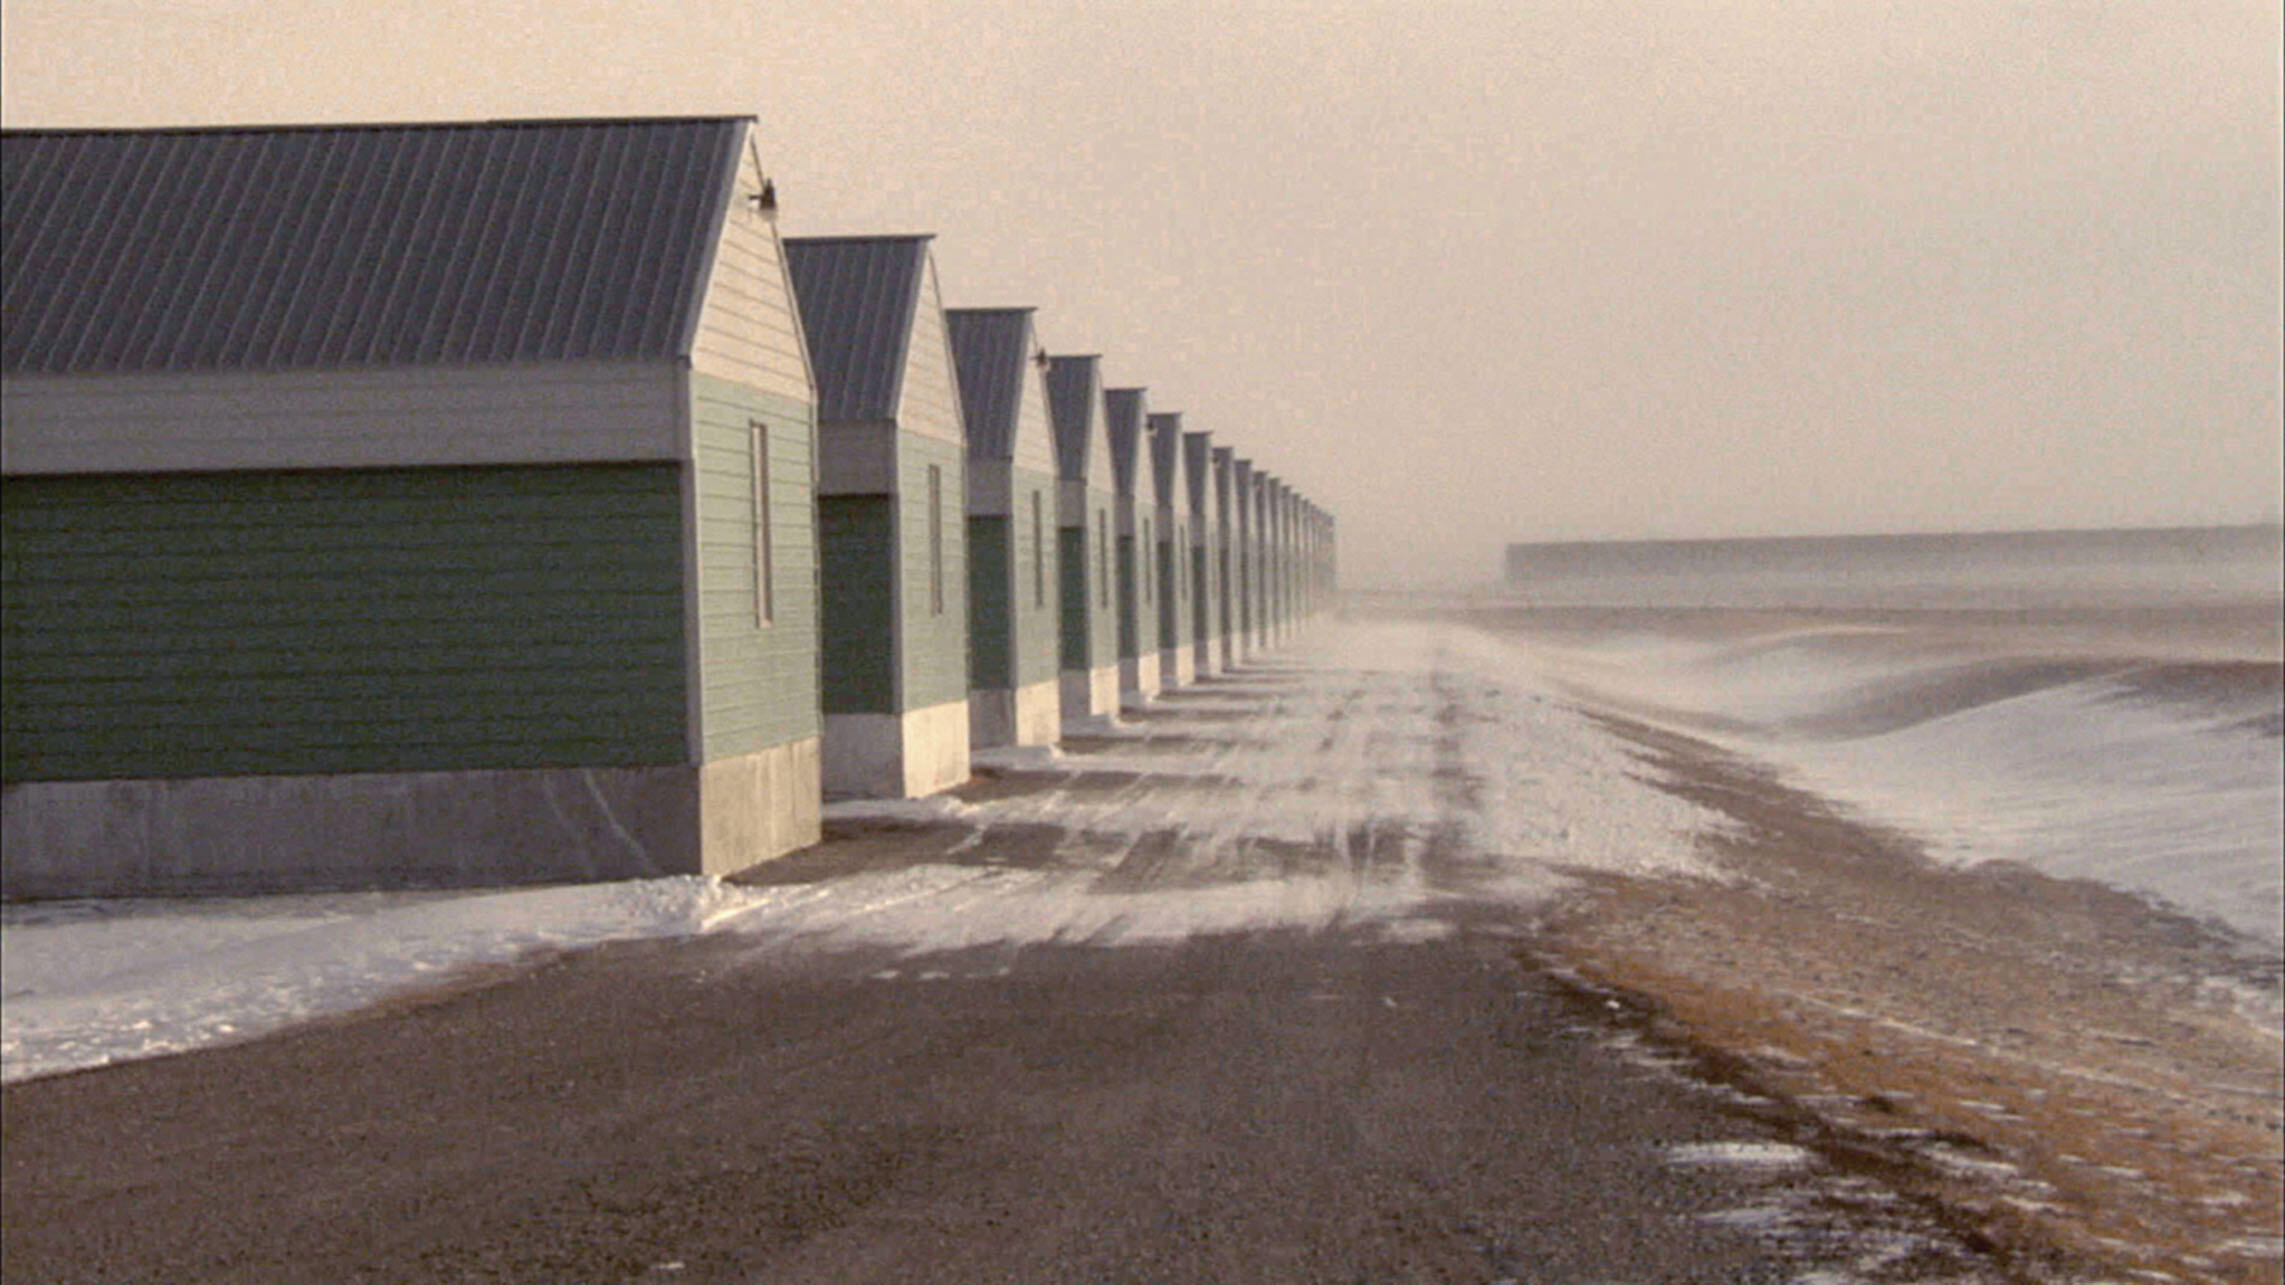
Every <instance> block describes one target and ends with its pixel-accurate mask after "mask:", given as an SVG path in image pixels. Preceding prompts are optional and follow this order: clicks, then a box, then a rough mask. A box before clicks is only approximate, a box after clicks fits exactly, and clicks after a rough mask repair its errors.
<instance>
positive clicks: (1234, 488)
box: [1230, 455, 1261, 660]
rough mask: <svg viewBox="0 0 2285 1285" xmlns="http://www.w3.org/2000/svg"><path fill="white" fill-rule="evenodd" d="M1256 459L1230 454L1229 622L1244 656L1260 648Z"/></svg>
mask: <svg viewBox="0 0 2285 1285" xmlns="http://www.w3.org/2000/svg"><path fill="white" fill-rule="evenodd" d="M1254 509H1255V504H1254V462H1253V461H1252V460H1250V459H1247V458H1245V457H1244V456H1240V455H1234V456H1232V457H1231V458H1230V589H1231V593H1230V624H1231V636H1232V637H1233V638H1235V639H1236V641H1237V646H1236V654H1237V658H1238V659H1239V660H1245V659H1247V658H1249V657H1251V656H1253V655H1254V654H1255V653H1257V652H1259V651H1260V650H1261V637H1260V635H1259V634H1258V633H1257V632H1256V631H1257V630H1258V628H1259V627H1260V623H1261V551H1260V550H1259V549H1258V548H1256V547H1255V546H1254V526H1255V523H1256V521H1257V520H1258V519H1257V518H1256V516H1255V513H1254Z"/></svg>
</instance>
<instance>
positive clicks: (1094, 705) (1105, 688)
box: [1060, 665, 1119, 719]
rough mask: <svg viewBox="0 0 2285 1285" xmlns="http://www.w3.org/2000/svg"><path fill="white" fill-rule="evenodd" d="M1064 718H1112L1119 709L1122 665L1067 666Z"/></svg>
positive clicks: (1064, 675) (1063, 707) (1063, 695)
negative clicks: (1093, 667)
mask: <svg viewBox="0 0 2285 1285" xmlns="http://www.w3.org/2000/svg"><path fill="white" fill-rule="evenodd" d="M1062 686H1063V691H1062V697H1063V699H1062V709H1061V711H1060V714H1061V716H1062V717H1064V718H1071V719H1077V718H1111V717H1115V716H1116V715H1117V714H1118V712H1119V667H1118V666H1117V665H1104V666H1102V667H1100V668H1097V669H1066V670H1064V671H1063V676H1062Z"/></svg>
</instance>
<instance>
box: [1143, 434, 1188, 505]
mask: <svg viewBox="0 0 2285 1285" xmlns="http://www.w3.org/2000/svg"><path fill="white" fill-rule="evenodd" d="M1150 457H1151V459H1152V460H1153V461H1155V462H1156V463H1157V464H1158V475H1157V476H1156V477H1155V478H1153V479H1152V481H1153V482H1154V483H1155V484H1156V486H1157V489H1158V507H1160V508H1162V509H1171V508H1173V507H1174V501H1175V493H1174V485H1175V478H1176V477H1177V476H1179V475H1180V474H1181V472H1182V412H1181V411H1159V412H1156V413H1154V414H1153V415H1152V416H1151V417H1150Z"/></svg>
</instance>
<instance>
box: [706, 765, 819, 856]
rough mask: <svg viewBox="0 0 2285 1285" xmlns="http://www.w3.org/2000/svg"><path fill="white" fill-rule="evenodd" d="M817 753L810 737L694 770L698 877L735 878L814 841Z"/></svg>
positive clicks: (815, 837) (817, 792) (817, 800)
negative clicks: (743, 872) (698, 858)
mask: <svg viewBox="0 0 2285 1285" xmlns="http://www.w3.org/2000/svg"><path fill="white" fill-rule="evenodd" d="M822 748H823V747H822V743H821V741H820V738H818V737H814V736H813V737H810V738H809V739H807V740H802V741H795V742H793V743H791V744H788V745H773V746H771V747H769V748H768V749H765V750H760V751H758V752H756V753H753V754H742V755H739V756H738V757H736V758H727V759H717V760H716V761H714V762H712V763H708V764H706V765H705V766H704V767H702V768H700V769H699V772H698V799H699V823H700V826H701V830H700V842H701V845H702V846H701V852H700V873H701V874H710V875H726V874H735V873H737V872H738V871H740V870H744V869H746V868H747V867H749V866H754V865H759V864H760V863H762V862H764V861H768V860H771V859H773V858H776V857H782V856H784V855H785V854H786V853H788V852H792V851H794V850H795V849H797V848H806V847H808V846H809V845H811V844H813V843H815V842H817V840H818V839H819V837H820V831H819V824H820V818H819V815H818V811H819V807H820V805H821V803H822V799H821V797H820V796H821V795H822V793H823V790H824V781H823V770H824V769H823V761H822V759H823V756H822Z"/></svg>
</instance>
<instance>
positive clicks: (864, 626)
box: [817, 495, 897, 714]
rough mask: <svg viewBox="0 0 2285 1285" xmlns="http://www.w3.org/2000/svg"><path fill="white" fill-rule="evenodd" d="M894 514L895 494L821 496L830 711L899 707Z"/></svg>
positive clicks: (821, 593) (822, 609)
mask: <svg viewBox="0 0 2285 1285" xmlns="http://www.w3.org/2000/svg"><path fill="white" fill-rule="evenodd" d="M896 513H897V502H896V499H895V498H894V497H892V496H887V495H826V496H820V497H818V500H817V552H818V563H819V567H818V573H819V586H818V603H819V614H820V616H821V617H822V625H823V627H822V633H823V644H822V655H821V662H822V663H821V668H822V670H823V673H824V705H825V712H826V713H829V714H893V713H895V712H897V684H896V636H895V631H894V629H893V628H892V627H891V626H892V623H893V622H894V621H895V620H896V618H897V600H896V583H897V582H896V576H895V574H894V568H895V566H896Z"/></svg>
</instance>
